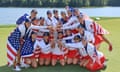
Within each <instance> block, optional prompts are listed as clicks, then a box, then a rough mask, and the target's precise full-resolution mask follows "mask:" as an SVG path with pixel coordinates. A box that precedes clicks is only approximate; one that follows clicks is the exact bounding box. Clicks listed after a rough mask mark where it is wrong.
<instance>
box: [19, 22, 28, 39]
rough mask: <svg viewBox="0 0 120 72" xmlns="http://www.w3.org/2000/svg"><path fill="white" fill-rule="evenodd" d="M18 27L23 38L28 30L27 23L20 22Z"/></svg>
mask: <svg viewBox="0 0 120 72" xmlns="http://www.w3.org/2000/svg"><path fill="white" fill-rule="evenodd" d="M18 29H19V30H20V32H21V38H22V37H24V35H25V31H26V28H25V25H24V24H20V25H19V26H18Z"/></svg>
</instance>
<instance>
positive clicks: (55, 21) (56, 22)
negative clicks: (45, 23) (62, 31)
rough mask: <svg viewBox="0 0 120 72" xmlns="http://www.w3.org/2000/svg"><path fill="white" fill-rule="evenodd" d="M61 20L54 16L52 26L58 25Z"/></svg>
mask: <svg viewBox="0 0 120 72" xmlns="http://www.w3.org/2000/svg"><path fill="white" fill-rule="evenodd" d="M58 22H59V20H57V19H56V18H55V17H53V18H52V26H54V27H56V26H57V24H58Z"/></svg>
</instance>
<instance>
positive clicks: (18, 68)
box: [13, 66, 21, 71]
mask: <svg viewBox="0 0 120 72" xmlns="http://www.w3.org/2000/svg"><path fill="white" fill-rule="evenodd" d="M13 70H15V71H21V68H20V67H19V66H16V67H15V68H14V69H13Z"/></svg>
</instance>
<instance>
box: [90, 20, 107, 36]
mask: <svg viewBox="0 0 120 72" xmlns="http://www.w3.org/2000/svg"><path fill="white" fill-rule="evenodd" d="M92 27H93V29H94V33H95V34H109V32H108V31H107V30H106V29H104V28H103V27H102V26H101V25H100V24H97V23H96V22H93V26H92Z"/></svg>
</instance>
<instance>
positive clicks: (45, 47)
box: [39, 40, 51, 54]
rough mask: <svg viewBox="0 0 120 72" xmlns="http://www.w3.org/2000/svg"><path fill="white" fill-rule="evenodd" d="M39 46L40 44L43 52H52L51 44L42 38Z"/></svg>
mask: <svg viewBox="0 0 120 72" xmlns="http://www.w3.org/2000/svg"><path fill="white" fill-rule="evenodd" d="M39 46H40V48H41V52H42V53H45V54H48V53H50V52H51V47H50V44H47V45H46V44H45V42H44V40H41V41H40V42H39Z"/></svg>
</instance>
